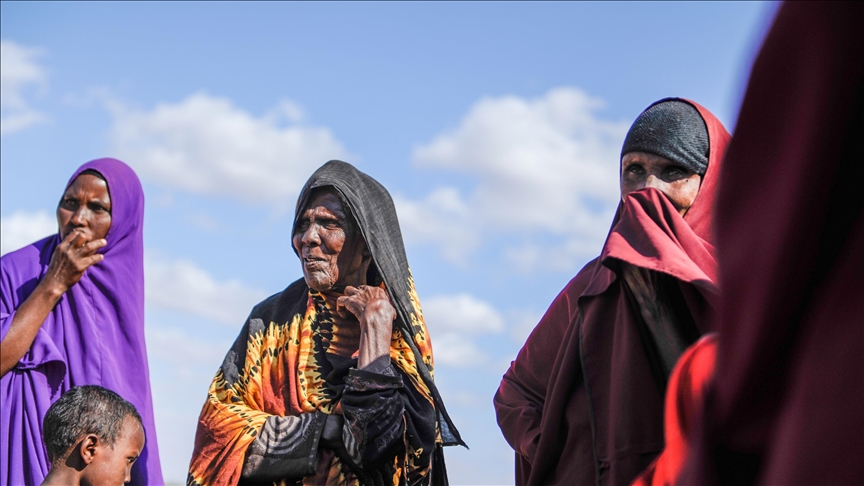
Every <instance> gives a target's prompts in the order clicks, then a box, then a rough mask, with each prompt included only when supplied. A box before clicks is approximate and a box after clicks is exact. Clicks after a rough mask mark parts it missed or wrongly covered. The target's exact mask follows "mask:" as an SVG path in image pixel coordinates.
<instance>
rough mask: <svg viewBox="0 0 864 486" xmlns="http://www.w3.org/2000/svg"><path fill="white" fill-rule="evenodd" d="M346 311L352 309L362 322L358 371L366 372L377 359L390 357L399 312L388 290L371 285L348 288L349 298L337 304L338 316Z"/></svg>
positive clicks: (346, 297) (344, 297)
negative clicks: (343, 310)
mask: <svg viewBox="0 0 864 486" xmlns="http://www.w3.org/2000/svg"><path fill="white" fill-rule="evenodd" d="M342 308H345V309H348V311H349V312H351V313H352V314H354V315H355V316H357V320H359V321H360V355H359V356H358V358H357V367H358V368H360V369H362V368H365V367H366V366H367V365H368V364H370V363H372V362H373V361H375V359H376V358H379V357H381V356H387V355H389V354H390V338H391V336H392V334H393V320H394V319H396V308H395V307H393V304H392V303H391V302H390V297H389V296H388V295H387V292H386V291H385V290H384V289H382V288H380V287H371V286H368V285H360V286H358V287H351V286H348V287H345V295H343V296H341V297H339V298H338V299H337V300H336V310H337V312H339V311H341V310H342Z"/></svg>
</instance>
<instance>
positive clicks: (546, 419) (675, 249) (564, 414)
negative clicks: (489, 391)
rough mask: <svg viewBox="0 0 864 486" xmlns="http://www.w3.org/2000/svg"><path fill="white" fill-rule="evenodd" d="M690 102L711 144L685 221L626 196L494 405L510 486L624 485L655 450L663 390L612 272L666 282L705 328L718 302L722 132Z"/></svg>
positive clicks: (669, 209) (664, 205)
mask: <svg viewBox="0 0 864 486" xmlns="http://www.w3.org/2000/svg"><path fill="white" fill-rule="evenodd" d="M685 101H686V100H685ZM688 102H689V101H688ZM690 103H692V102H690ZM692 104H693V106H694V107H696V108H697V109H698V110H699V112H700V114H701V115H702V117H703V118H704V120H705V122H706V125H707V127H708V133H709V139H710V143H711V149H710V156H709V164H708V169H707V172H706V173H705V176H704V177H703V181H702V184H701V187H700V191H699V195H698V196H697V198H696V201H695V202H694V204H693V206H691V208H690V210H689V211H688V213H687V214H686V216H685V217H684V218H682V217H681V216H680V215H679V214H678V212H677V210H676V209H675V207H674V206H673V205H672V203H671V202H670V201H669V200H668V199H667V198H666V197H665V196H664V195H663V194H662V193H661V192H659V191H657V190H656V189H643V190H641V191H637V192H634V193H631V194H630V195H629V196H628V197H627V198H626V199H625V201H624V202H622V203H621V204H620V205H619V208H618V213H617V214H616V217H615V221H614V222H613V226H612V229H611V230H610V233H609V236H608V237H607V240H606V243H605V245H604V247H603V250H602V252H601V255H600V256H599V257H598V258H596V259H595V260H593V261H591V262H590V263H588V264H587V265H586V266H585V267H584V268H583V269H582V270H581V271H580V272H579V273H578V274H577V275H576V277H574V278H573V280H571V281H570V283H569V284H568V285H567V286H566V287H565V288H564V290H562V291H561V293H560V294H559V295H558V297H557V298H556V299H555V301H554V302H553V303H552V305H551V306H550V307H549V310H548V311H547V312H546V315H544V316H543V318H542V319H541V321H540V323H538V324H537V327H536V328H535V329H534V331H533V332H532V333H531V336H530V337H529V338H528V340H527V341H526V343H525V345H524V346H523V348H522V350H521V351H520V352H519V355H518V356H517V358H516V360H515V361H514V362H513V363H512V364H511V367H510V369H509V370H508V371H507V373H506V374H505V375H504V378H503V379H502V381H501V386H500V388H499V389H498V393H497V394H496V395H495V409H496V412H497V416H498V424H499V426H500V427H501V430H502V432H503V433H504V436H505V438H506V439H507V441H508V442H509V444H510V445H511V446H512V447H513V449H514V450H515V451H516V482H517V484H520V485H523V484H594V483H596V482H599V483H602V484H618V483H627V482H629V481H631V480H632V479H633V478H634V477H635V476H636V475H637V474H638V473H639V472H640V471H641V470H642V469H644V468H645V467H646V466H647V465H648V464H649V463H650V462H651V460H653V458H654V457H655V456H656V454H657V453H658V452H659V451H660V450H661V449H662V448H663V396H664V384H662V383H658V381H657V379H656V376H655V375H654V374H653V373H652V369H651V364H650V363H649V357H648V356H647V355H646V350H645V346H644V344H643V339H644V337H643V336H642V335H640V331H639V326H640V325H641V324H640V323H641V322H642V321H641V317H640V314H639V312H640V311H639V309H638V305H636V304H635V303H634V302H633V301H632V296H631V295H630V294H628V292H627V291H626V289H625V288H624V285H622V283H621V282H620V281H619V279H618V277H617V276H616V273H615V271H614V270H613V269H614V268H616V266H617V265H619V264H620V262H625V263H627V264H630V265H635V266H637V267H641V268H645V269H649V270H655V271H658V272H662V273H663V274H666V275H670V276H672V277H674V278H675V279H677V285H678V286H679V287H680V293H681V295H682V296H683V301H684V304H682V305H683V306H686V309H685V310H684V312H686V313H688V314H689V316H690V317H692V323H693V324H694V325H695V326H696V328H697V329H698V332H700V333H701V332H704V331H706V330H707V329H706V325H707V323H708V322H710V319H711V318H712V316H713V315H714V311H713V302H714V300H715V299H716V296H717V290H716V286H715V285H714V281H715V279H716V275H715V269H716V264H715V261H714V256H713V251H714V248H713V247H712V246H711V243H710V241H711V233H710V232H711V214H712V212H711V209H712V206H713V199H714V192H715V188H716V180H717V174H718V173H719V169H720V165H721V160H722V156H723V152H724V149H725V146H726V144H727V143H728V140H729V134H728V133H727V132H726V130H725V129H724V128H723V126H722V124H721V123H720V122H719V121H718V120H717V119H716V118H715V117H714V116H713V115H712V114H711V113H710V112H708V111H707V110H706V109H704V108H702V107H701V106H699V105H697V104H695V103H692Z"/></svg>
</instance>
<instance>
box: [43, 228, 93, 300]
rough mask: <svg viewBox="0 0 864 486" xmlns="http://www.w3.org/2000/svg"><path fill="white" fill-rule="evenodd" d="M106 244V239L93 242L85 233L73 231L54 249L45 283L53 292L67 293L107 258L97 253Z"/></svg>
mask: <svg viewBox="0 0 864 486" xmlns="http://www.w3.org/2000/svg"><path fill="white" fill-rule="evenodd" d="M106 244H108V243H107V242H106V241H105V239H98V240H91V239H90V237H89V236H88V235H86V234H84V233H83V232H81V231H77V230H73V231H72V232H70V233H69V234H68V235H66V238H64V239H63V241H61V242H60V244H59V245H57V248H55V249H54V254H53V255H52V256H51V263H49V264H48V271H47V272H46V274H45V278H44V279H43V282H45V284H46V285H49V286H50V287H51V288H52V289H53V290H55V291H57V292H60V293H65V292H66V291H67V290H69V289H70V288H71V287H72V286H73V285H75V284H76V283H78V281H79V280H81V277H82V276H83V275H84V272H85V271H86V270H87V269H88V268H90V267H91V266H92V265H95V264H96V263H99V262H101V261H102V259H104V258H105V256H104V255H102V254H101V253H96V251H97V250H99V249H100V248H102V247H104V246H105V245H106Z"/></svg>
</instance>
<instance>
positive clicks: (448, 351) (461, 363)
mask: <svg viewBox="0 0 864 486" xmlns="http://www.w3.org/2000/svg"><path fill="white" fill-rule="evenodd" d="M432 351H433V356H434V358H435V366H440V365H445V366H452V367H454V368H466V367H469V366H475V365H478V364H481V363H485V362H486V361H488V359H489V356H488V355H487V354H486V353H484V352H483V351H481V350H480V348H478V347H477V345H476V344H474V341H472V340H471V339H470V338H468V337H466V336H465V335H464V334H459V333H457V332H445V333H443V334H441V335H438V336H435V335H433V336H432Z"/></svg>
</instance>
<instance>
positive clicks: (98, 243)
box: [82, 238, 108, 251]
mask: <svg viewBox="0 0 864 486" xmlns="http://www.w3.org/2000/svg"><path fill="white" fill-rule="evenodd" d="M107 244H108V242H107V241H105V238H99V239H98V240H92V241H88V242H87V243H85V244H83V245H82V248H84V247H86V249H87V250H90V251H96V250H98V249H99V248H102V247H103V246H105V245H107Z"/></svg>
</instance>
